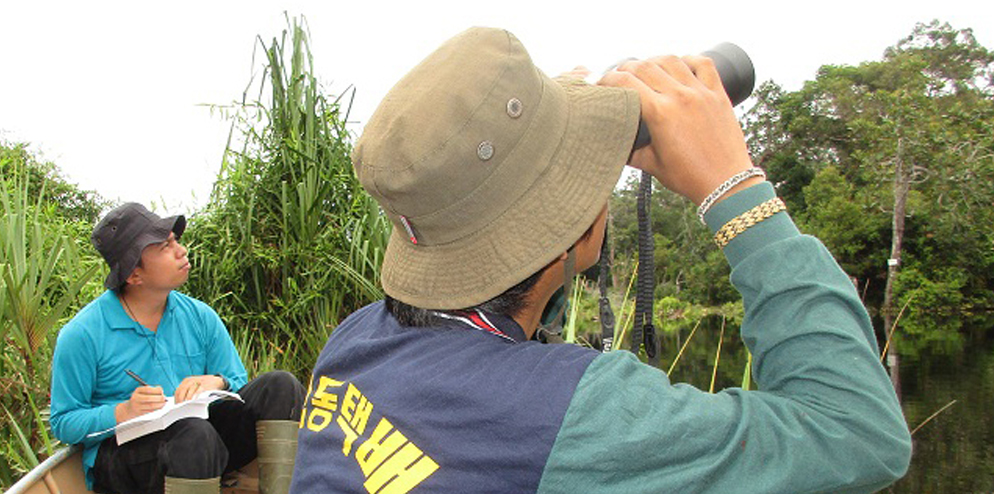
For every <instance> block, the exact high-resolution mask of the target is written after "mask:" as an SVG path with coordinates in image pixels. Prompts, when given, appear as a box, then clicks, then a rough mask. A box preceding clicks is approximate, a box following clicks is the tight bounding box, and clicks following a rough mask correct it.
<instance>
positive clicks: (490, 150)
mask: <svg viewBox="0 0 994 494" xmlns="http://www.w3.org/2000/svg"><path fill="white" fill-rule="evenodd" d="M476 155H477V156H479V157H480V159H481V160H483V161H487V160H488V159H490V158H493V157H494V145H493V144H491V143H490V141H483V142H481V143H480V146H479V147H478V148H476Z"/></svg>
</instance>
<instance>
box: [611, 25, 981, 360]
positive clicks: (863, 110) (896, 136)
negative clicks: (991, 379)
mask: <svg viewBox="0 0 994 494" xmlns="http://www.w3.org/2000/svg"><path fill="white" fill-rule="evenodd" d="M743 125H744V130H745V132H746V136H747V139H748V142H749V147H750V152H751V154H752V157H753V161H754V162H755V163H756V165H758V166H760V167H763V168H764V169H765V170H766V171H767V174H768V176H769V180H770V181H771V182H772V183H773V184H774V185H775V186H776V187H777V190H778V192H779V194H780V195H781V197H783V198H784V200H785V202H786V203H787V205H788V208H789V210H790V212H791V215H792V216H793V217H794V219H795V221H796V222H797V223H798V225H799V226H800V228H801V229H802V231H804V232H805V233H810V234H813V235H816V236H818V237H819V238H821V239H822V240H823V241H824V242H825V244H826V245H827V246H828V248H829V249H830V250H831V251H832V253H833V254H834V255H835V256H836V257H837V258H838V260H839V263H840V264H841V265H842V267H843V268H844V269H845V270H846V271H847V272H848V273H849V274H850V275H851V276H852V277H853V280H854V282H855V283H857V285H858V287H859V290H860V291H861V292H862V293H864V294H865V300H866V302H867V304H868V305H869V306H870V307H871V309H872V310H874V311H875V312H876V313H878V314H880V315H881V316H882V319H883V323H882V324H881V326H882V328H890V327H891V323H892V321H893V318H894V317H895V316H896V314H897V313H898V312H899V311H900V310H901V309H902V308H905V306H907V307H906V309H907V312H906V314H905V315H904V316H903V317H904V319H903V320H902V331H905V332H906V333H911V334H912V335H913V336H915V338H910V339H908V340H907V341H908V342H907V343H906V344H907V345H910V346H912V347H914V346H921V345H923V344H926V343H927V342H929V341H935V340H944V341H948V340H955V339H956V338H957V336H956V334H955V333H956V331H955V329H957V328H956V327H955V325H935V324H929V323H928V322H927V321H934V318H930V317H924V316H925V315H926V314H929V315H935V314H942V313H958V314H961V313H964V312H966V313H971V312H983V311H989V310H990V309H991V308H992V307H994V291H992V290H991V287H992V286H994V269H992V268H994V234H992V232H991V225H992V224H994V221H992V220H994V207H992V205H994V190H992V187H991V184H992V182H994V53H992V51H991V50H989V49H987V48H985V47H983V46H981V45H980V44H979V43H978V42H977V41H976V39H975V38H974V36H973V34H972V32H971V30H969V29H962V30H957V29H954V28H952V27H950V26H949V25H948V24H940V23H939V22H936V21H933V22H931V23H928V24H919V25H918V26H916V27H915V28H914V30H913V32H912V33H911V34H910V35H909V36H908V37H907V38H905V39H902V40H900V41H899V42H898V43H897V44H895V45H894V46H892V47H890V48H887V49H886V50H885V51H884V54H883V58H882V60H880V61H871V62H865V63H862V64H860V65H858V66H833V65H826V66H823V67H821V69H820V70H819V71H818V73H817V75H816V77H815V78H814V80H811V81H808V82H806V83H805V84H804V86H803V87H802V88H801V89H799V90H796V91H786V90H784V89H783V88H782V87H781V86H779V85H777V84H776V83H775V82H773V81H769V82H766V83H763V84H762V85H760V87H759V88H758V89H757V90H756V92H755V93H754V95H753V103H752V106H751V109H750V110H748V112H747V113H746V115H745V118H744V122H743ZM653 200H654V202H653V205H652V214H653V224H654V229H655V232H656V267H657V271H656V282H657V297H662V296H667V295H669V296H676V297H678V298H681V299H683V300H687V301H690V302H693V303H699V304H705V305H713V304H717V303H723V302H727V301H729V300H733V299H734V298H735V293H734V291H733V290H732V289H731V287H730V286H729V284H728V282H727V274H728V271H727V268H725V267H724V263H723V260H722V258H721V254H720V253H719V252H718V251H717V249H715V248H713V247H712V246H710V245H708V244H709V240H708V238H707V232H706V231H704V229H703V228H701V226H700V225H699V224H697V222H696V218H695V217H694V215H693V210H692V209H693V208H692V205H690V204H688V203H687V202H686V201H684V200H682V199H680V198H678V197H675V196H673V195H672V194H669V193H666V192H657V193H656V194H654V195H653ZM634 204H635V190H634V186H633V185H632V184H629V186H628V187H625V188H623V189H621V190H619V191H617V193H616V194H615V197H614V199H613V209H612V219H613V233H614V238H613V241H612V242H613V248H614V256H615V259H616V261H615V265H616V266H618V269H619V270H621V272H622V273H628V272H630V271H625V270H626V269H630V261H628V260H630V259H633V258H634V255H633V253H634V251H635V230H636V229H637V228H636V226H635V225H636V223H635V212H634V211H635V207H634ZM626 261H628V262H627V264H626ZM626 275H627V274H622V275H621V276H622V277H624V276H626ZM916 316H917V317H916ZM908 349H909V350H911V349H912V348H910V347H909V348H908Z"/></svg>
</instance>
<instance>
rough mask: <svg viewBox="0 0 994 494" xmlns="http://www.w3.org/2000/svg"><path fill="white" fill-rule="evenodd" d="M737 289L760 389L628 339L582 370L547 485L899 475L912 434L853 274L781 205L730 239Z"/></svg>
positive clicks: (789, 487)
mask: <svg viewBox="0 0 994 494" xmlns="http://www.w3.org/2000/svg"><path fill="white" fill-rule="evenodd" d="M774 196H775V194H774V191H773V187H772V186H771V185H770V184H769V183H763V184H760V185H757V186H754V187H751V188H749V189H746V190H744V191H742V192H740V193H738V194H735V195H733V196H731V197H729V198H728V199H726V200H725V201H722V202H720V203H718V204H717V205H716V206H715V207H714V208H713V209H712V210H711V211H710V212H709V213H708V215H707V217H706V221H707V223H708V226H709V227H710V229H711V231H712V232H715V231H717V229H718V228H720V227H721V226H722V225H724V224H725V223H726V222H727V221H729V220H731V219H732V218H734V217H736V216H737V215H739V214H741V213H743V212H744V211H747V210H749V209H750V208H752V207H753V206H756V205H758V204H760V203H762V202H763V201H765V200H767V199H770V198H772V197H774ZM724 252H725V255H726V257H727V259H728V261H729V263H730V264H731V267H732V275H731V280H732V283H733V285H734V286H735V287H736V288H737V289H738V290H739V292H740V293H741V294H742V297H743V303H744V306H745V319H744V321H743V324H742V328H741V333H742V337H743V339H744V341H745V344H746V346H748V348H749V349H750V351H751V352H752V355H753V369H752V370H753V376H754V381H755V383H756V386H757V387H758V390H754V391H745V390H742V389H727V390H724V391H721V392H719V393H715V394H710V393H706V392H703V391H701V390H698V389H695V388H693V387H691V386H688V385H685V384H671V383H670V381H669V379H668V378H667V376H666V375H665V374H664V373H663V372H661V371H659V370H658V369H655V368H652V367H649V366H646V365H644V364H642V363H640V362H638V361H637V360H636V358H635V357H634V356H633V355H631V354H630V353H627V352H612V353H609V354H604V355H602V356H599V357H597V358H596V359H595V360H594V361H593V362H592V363H591V364H590V366H589V367H588V369H587V370H586V372H585V373H584V375H583V377H582V378H581V379H580V382H579V384H578V385H577V389H576V391H575V393H574V396H573V399H572V401H571V402H570V405H569V408H568V409H567V412H566V415H565V417H564V419H563V423H562V426H561V428H560V431H559V434H558V436H557V438H556V441H555V444H554V445H553V448H552V452H551V453H550V455H549V458H548V461H547V462H546V465H545V469H544V471H543V474H542V480H541V483H540V485H539V489H538V491H539V492H542V493H553V492H556V493H576V492H583V493H588V494H596V493H617V492H625V493H643V492H644V493H658V492H694V493H738V492H741V493H766V492H769V493H816V492H832V493H850V492H851V493H858V492H874V491H876V490H878V489H880V488H882V487H885V486H886V485H888V484H890V483H892V482H893V481H895V480H896V479H899V478H900V477H901V476H903V475H904V473H905V472H906V470H907V468H908V464H909V462H910V457H911V438H910V434H909V432H908V428H907V424H906V422H905V420H904V417H903V415H902V412H901V407H900V403H899V402H898V400H897V396H896V394H895V393H894V390H893V388H892V386H891V382H890V379H889V378H888V376H887V374H886V372H885V370H884V368H883V366H882V365H881V364H880V359H879V350H878V347H877V344H876V340H875V338H874V335H873V329H872V326H871V323H870V319H869V317H868V315H867V313H866V310H865V308H864V307H863V305H862V303H861V302H860V300H859V297H858V295H857V293H856V290H855V288H854V286H853V285H852V283H851V281H850V280H849V278H848V276H846V274H845V273H844V272H843V271H842V269H841V268H840V267H839V266H838V265H837V264H836V262H835V261H834V259H833V258H832V256H831V254H830V253H829V252H828V251H827V250H826V249H825V247H824V246H823V245H822V244H821V242H819V241H818V240H817V239H815V238H813V237H810V236H804V235H801V234H800V233H799V232H798V230H797V228H796V227H795V226H794V224H793V222H792V221H791V220H790V217H789V216H788V215H787V214H786V213H778V214H776V215H774V216H773V217H771V218H769V219H767V220H765V221H763V222H761V223H759V224H757V225H755V226H753V227H752V228H750V229H748V230H746V231H745V232H744V233H742V234H740V235H739V236H737V237H736V238H735V239H733V240H732V241H731V242H730V243H729V244H728V245H727V246H726V247H725V249H724Z"/></svg>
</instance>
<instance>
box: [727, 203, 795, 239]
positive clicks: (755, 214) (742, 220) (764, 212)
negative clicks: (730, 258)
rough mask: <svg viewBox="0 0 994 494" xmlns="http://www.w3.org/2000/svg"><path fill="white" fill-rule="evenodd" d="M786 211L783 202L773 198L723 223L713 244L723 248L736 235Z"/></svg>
mask: <svg viewBox="0 0 994 494" xmlns="http://www.w3.org/2000/svg"><path fill="white" fill-rule="evenodd" d="M786 209H787V205H786V204H784V203H783V200H782V199H780V198H779V197H774V198H773V199H770V200H768V201H766V202H764V203H762V204H760V205H759V206H756V207H754V208H752V209H750V210H748V211H746V212H744V213H742V214H740V215H738V216H736V217H735V218H733V219H732V220H731V221H729V222H728V223H725V225H724V226H722V227H721V228H720V229H719V230H718V233H715V234H714V243H716V244H718V248H724V247H725V246H726V245H728V242H731V241H732V239H733V238H735V237H736V236H737V235H738V234H740V233H742V232H744V231H746V230H748V229H749V228H750V227H752V226H755V225H756V224H757V223H759V222H761V221H763V220H765V219H767V218H769V217H770V216H773V215H774V214H777V213H779V212H780V211H785V210H786Z"/></svg>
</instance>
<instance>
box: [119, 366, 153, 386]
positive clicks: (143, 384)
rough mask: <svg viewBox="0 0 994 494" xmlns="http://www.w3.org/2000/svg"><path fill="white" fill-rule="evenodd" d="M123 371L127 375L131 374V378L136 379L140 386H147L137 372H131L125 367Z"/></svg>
mask: <svg viewBox="0 0 994 494" xmlns="http://www.w3.org/2000/svg"><path fill="white" fill-rule="evenodd" d="M124 372H125V373H127V374H128V375H129V376H131V378H132V379H134V380H135V381H138V382H139V383H140V384H141V385H142V386H148V383H147V382H145V381H144V380H143V379H142V378H140V377H138V374H135V373H134V372H131V370H130V369H125V370H124Z"/></svg>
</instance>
